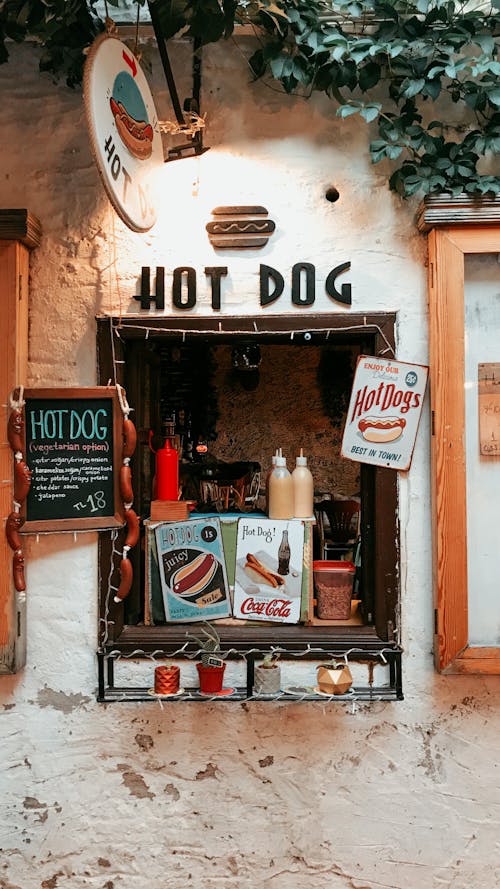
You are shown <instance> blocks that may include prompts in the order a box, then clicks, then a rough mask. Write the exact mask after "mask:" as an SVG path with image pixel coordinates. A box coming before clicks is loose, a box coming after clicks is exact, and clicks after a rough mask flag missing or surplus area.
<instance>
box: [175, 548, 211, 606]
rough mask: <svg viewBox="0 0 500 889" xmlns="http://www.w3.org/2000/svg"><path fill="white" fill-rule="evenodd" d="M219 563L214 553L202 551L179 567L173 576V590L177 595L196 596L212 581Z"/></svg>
mask: <svg viewBox="0 0 500 889" xmlns="http://www.w3.org/2000/svg"><path fill="white" fill-rule="evenodd" d="M218 567H219V563H218V562H217V559H216V558H215V556H213V555H212V553H200V554H199V556H196V558H195V559H193V561H190V562H188V564H187V565H185V566H184V567H183V568H179V569H178V570H177V571H176V572H175V573H174V574H173V576H172V579H171V584H172V592H173V593H175V595H176V596H195V595H197V594H198V593H201V592H202V591H203V590H204V589H205V587H206V586H208V584H209V583H210V581H211V580H212V578H213V576H214V575H215V572H216V571H217V568H218Z"/></svg>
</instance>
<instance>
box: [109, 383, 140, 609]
mask: <svg viewBox="0 0 500 889" xmlns="http://www.w3.org/2000/svg"><path fill="white" fill-rule="evenodd" d="M116 388H117V392H118V400H119V402H120V407H121V409H122V413H123V448H122V460H123V462H122V465H121V467H120V476H119V485H120V495H121V498H122V500H123V505H124V508H125V521H126V523H127V534H126V537H125V543H124V545H123V553H122V560H121V562H120V584H119V586H118V589H117V590H116V592H115V596H114V600H115V602H116V603H119V602H122V601H123V599H126V597H127V596H128V594H129V593H130V590H131V588H132V581H133V579H134V571H133V568H132V563H131V561H130V559H129V552H130V550H131V549H132V548H133V547H134V546H136V544H137V542H138V540H139V516H138V515H137V513H136V512H135V510H134V509H132V504H133V501H134V492H133V489H132V470H131V469H130V458H131V457H132V456H133V454H134V451H135V447H136V444H137V432H136V428H135V426H134V424H133V422H132V420H130V419H129V413H130V408H129V406H128V404H127V399H126V396H125V390H124V389H123V388H122V387H121V386H119V385H117V387H116Z"/></svg>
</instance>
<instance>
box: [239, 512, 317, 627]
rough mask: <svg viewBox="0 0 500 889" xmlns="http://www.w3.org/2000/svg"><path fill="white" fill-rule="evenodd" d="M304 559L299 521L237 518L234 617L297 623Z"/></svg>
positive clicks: (253, 517) (302, 532) (301, 525)
mask: <svg viewBox="0 0 500 889" xmlns="http://www.w3.org/2000/svg"><path fill="white" fill-rule="evenodd" d="M303 557H304V524H303V522H302V521H301V520H300V519H286V520H285V519H278V520H273V519H259V518H256V517H255V516H252V518H249V519H244V518H241V519H239V521H238V536H237V543H236V573H235V584H234V603H233V614H234V617H238V618H243V619H244V620H247V621H252V620H262V621H272V622H276V623H287V624H296V623H298V621H299V619H300V602H301V590H302V567H303Z"/></svg>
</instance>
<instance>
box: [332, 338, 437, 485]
mask: <svg viewBox="0 0 500 889" xmlns="http://www.w3.org/2000/svg"><path fill="white" fill-rule="evenodd" d="M427 375H428V368H427V367H425V366H424V365H421V364H404V363H403V362H401V361H390V360H388V359H386V358H376V357H374V356H373V355H360V357H359V358H358V362H357V365H356V373H355V375H354V382H353V386H352V393H351V400H350V403H349V410H348V412H347V419H346V424H345V428H344V436H343V439H342V451H341V453H342V456H343V457H347V458H348V459H349V460H357V461H358V462H360V463H371V464H373V465H374V466H387V467H389V468H391V469H400V470H404V469H409V467H410V463H411V458H412V454H413V448H414V446H415V439H416V436H417V429H418V423H419V420H420V415H421V413H422V404H423V401H424V395H425V388H426V385H427Z"/></svg>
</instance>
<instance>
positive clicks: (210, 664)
mask: <svg viewBox="0 0 500 889" xmlns="http://www.w3.org/2000/svg"><path fill="white" fill-rule="evenodd" d="M186 635H187V637H188V638H189V639H192V640H193V642H196V643H197V644H198V647H199V650H200V652H201V663H198V664H196V668H197V670H198V676H199V679H200V692H201V693H202V694H214V693H216V692H219V691H222V683H223V680H224V670H225V669H226V665H225V663H224V661H223V660H222V658H221V657H219V655H218V652H220V636H219V634H218V632H217V630H216V629H215V627H214V626H213V624H209V623H205V625H204V626H203V627H201V628H200V634H199V635H195V634H193V633H186Z"/></svg>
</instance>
